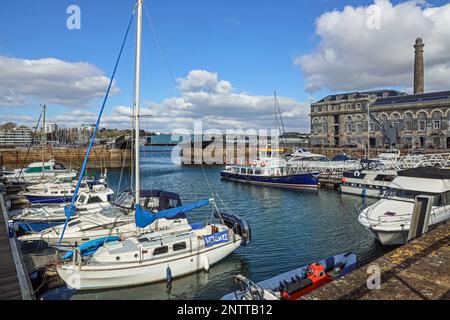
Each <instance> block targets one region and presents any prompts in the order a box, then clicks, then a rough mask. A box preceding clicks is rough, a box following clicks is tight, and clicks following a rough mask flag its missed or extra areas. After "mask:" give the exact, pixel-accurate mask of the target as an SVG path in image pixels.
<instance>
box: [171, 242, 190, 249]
mask: <svg viewBox="0 0 450 320" xmlns="http://www.w3.org/2000/svg"><path fill="white" fill-rule="evenodd" d="M186 248H187V246H186V242H179V243H175V244H174V245H173V251H180V250H185V249H186Z"/></svg>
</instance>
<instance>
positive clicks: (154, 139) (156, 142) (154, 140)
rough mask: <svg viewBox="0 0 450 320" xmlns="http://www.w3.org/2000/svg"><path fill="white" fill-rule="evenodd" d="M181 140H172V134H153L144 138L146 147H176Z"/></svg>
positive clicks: (181, 138)
mask: <svg viewBox="0 0 450 320" xmlns="http://www.w3.org/2000/svg"><path fill="white" fill-rule="evenodd" d="M182 140H183V137H182V136H179V138H178V140H177V139H175V140H172V134H155V135H151V136H148V137H147V138H146V145H148V146H176V145H177V144H179V143H180V142H181V141H182Z"/></svg>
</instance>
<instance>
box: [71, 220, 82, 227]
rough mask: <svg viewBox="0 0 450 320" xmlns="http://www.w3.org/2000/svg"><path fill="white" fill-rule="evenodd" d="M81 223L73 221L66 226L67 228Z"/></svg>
mask: <svg viewBox="0 0 450 320" xmlns="http://www.w3.org/2000/svg"><path fill="white" fill-rule="evenodd" d="M80 223H81V221H73V222H70V223H69V224H68V226H69V227H73V226H76V225H77V224H80Z"/></svg>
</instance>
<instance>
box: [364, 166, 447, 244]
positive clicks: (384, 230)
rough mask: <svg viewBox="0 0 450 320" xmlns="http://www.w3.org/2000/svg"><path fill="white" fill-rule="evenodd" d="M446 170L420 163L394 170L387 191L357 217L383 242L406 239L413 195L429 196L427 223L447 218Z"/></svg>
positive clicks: (395, 241) (438, 221)
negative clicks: (430, 197) (431, 200)
mask: <svg viewBox="0 0 450 320" xmlns="http://www.w3.org/2000/svg"><path fill="white" fill-rule="evenodd" d="M449 194H450V170H449V169H440V168H435V167H421V168H414V169H407V170H402V171H399V172H398V176H397V177H396V178H395V179H394V181H392V183H391V184H390V187H389V192H388V193H387V194H386V196H385V197H384V198H383V199H381V200H379V201H378V202H376V203H375V204H373V205H371V206H369V207H367V208H366V209H364V210H363V211H362V212H361V213H360V214H359V216H358V221H359V223H361V224H362V225H363V226H365V227H366V228H367V229H369V230H370V231H371V232H373V233H374V234H375V236H376V238H377V239H378V240H379V241H380V242H381V243H382V244H383V245H401V244H404V243H406V242H407V239H408V233H409V228H410V225H411V220H412V215H413V210H414V203H415V198H416V197H417V196H419V195H429V196H433V197H434V200H433V204H432V209H431V214H430V219H429V227H430V228H432V227H434V226H437V225H439V224H440V223H443V222H445V221H447V220H448V219H449V218H450V198H449Z"/></svg>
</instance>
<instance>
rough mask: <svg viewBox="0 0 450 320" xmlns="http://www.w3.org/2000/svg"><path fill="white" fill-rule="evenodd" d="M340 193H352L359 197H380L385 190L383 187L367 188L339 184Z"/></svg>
mask: <svg viewBox="0 0 450 320" xmlns="http://www.w3.org/2000/svg"><path fill="white" fill-rule="evenodd" d="M340 190H341V193H343V194H352V195H355V196H360V197H363V198H364V197H368V198H382V197H383V196H384V194H385V192H386V190H385V189H377V188H369V187H356V186H349V185H346V184H341V186H340Z"/></svg>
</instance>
